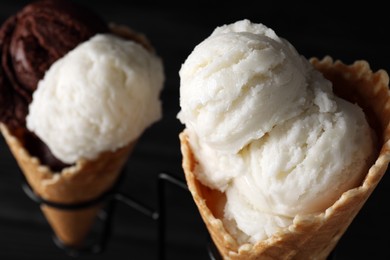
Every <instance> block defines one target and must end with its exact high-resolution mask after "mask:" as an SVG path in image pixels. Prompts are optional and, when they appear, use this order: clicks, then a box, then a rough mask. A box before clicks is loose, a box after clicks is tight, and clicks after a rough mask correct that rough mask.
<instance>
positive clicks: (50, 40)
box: [0, 0, 108, 128]
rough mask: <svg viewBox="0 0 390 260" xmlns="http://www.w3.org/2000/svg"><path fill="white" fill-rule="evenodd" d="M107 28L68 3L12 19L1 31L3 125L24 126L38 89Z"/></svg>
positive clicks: (57, 1)
mask: <svg viewBox="0 0 390 260" xmlns="http://www.w3.org/2000/svg"><path fill="white" fill-rule="evenodd" d="M107 31H108V27H107V24H106V23H105V22H104V21H103V20H102V19H101V18H99V17H98V16H97V15H96V14H94V13H93V12H91V11H90V10H87V9H85V8H83V7H82V6H79V5H77V4H75V3H72V2H70V1H65V0H41V1H37V2H34V3H32V4H30V5H27V6H26V7H25V8H23V9H22V10H21V11H20V12H18V13H17V14H16V15H15V16H12V17H10V18H9V19H8V20H7V21H5V23H4V24H3V26H2V27H1V29H0V50H1V69H0V96H1V97H0V121H2V122H3V123H5V124H7V125H8V126H9V127H11V128H14V127H18V126H23V127H24V125H25V117H26V115H27V112H28V104H29V103H30V102H31V99H32V93H33V92H34V90H35V89H36V87H37V83H38V81H39V80H40V79H42V78H43V76H44V73H45V71H46V70H47V69H48V68H49V67H50V66H51V64H53V63H54V62H55V61H56V60H57V59H59V58H61V57H62V56H64V55H65V54H66V53H67V52H68V51H69V50H71V49H73V48H74V47H76V46H77V45H78V44H79V43H81V42H83V41H85V40H87V39H89V38H90V37H91V36H93V35H95V34H97V33H103V32H107Z"/></svg>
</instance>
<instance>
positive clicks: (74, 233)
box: [0, 124, 135, 246]
mask: <svg viewBox="0 0 390 260" xmlns="http://www.w3.org/2000/svg"><path fill="white" fill-rule="evenodd" d="M0 128H1V132H2V134H3V136H4V138H5V140H6V142H7V144H8V146H9V148H10V150H11V152H12V154H13V155H14V157H15V159H16V161H17V163H18V164H19V167H20V168H21V170H22V172H23V174H24V176H25V177H26V179H27V182H28V183H29V184H30V186H31V187H32V189H33V191H34V192H35V193H36V194H37V195H38V196H40V197H42V198H43V199H45V200H47V201H50V202H55V203H61V204H76V203H82V202H86V201H89V200H92V199H95V198H97V197H99V196H100V195H102V194H103V193H104V192H105V191H107V190H109V189H110V188H111V187H112V186H113V185H114V184H115V182H116V181H117V179H118V177H119V175H120V172H121V169H122V168H123V166H124V164H125V163H126V161H127V159H128V156H129V154H130V152H131V151H132V149H133V147H134V144H135V142H132V143H130V144H128V145H127V146H125V147H123V148H120V149H118V150H116V151H115V152H104V153H101V154H100V155H99V156H98V158H96V159H94V160H79V161H77V162H76V164H75V165H73V166H71V167H67V168H65V169H63V170H62V171H61V172H60V173H53V172H52V171H51V170H50V169H49V168H48V167H46V166H45V165H42V164H41V163H40V161H39V159H38V158H36V157H32V156H31V155H30V154H29V153H28V151H27V150H26V149H25V148H24V145H23V138H21V137H20V136H19V135H18V133H17V132H15V133H12V132H11V131H10V130H9V129H8V128H7V127H6V126H5V125H3V124H2V125H0ZM101 207H102V205H101V204H98V205H94V206H90V207H87V208H82V209H77V210H63V209H58V208H54V207H51V206H47V205H42V206H41V210H42V212H43V213H44V215H45V217H46V219H47V221H48V222H49V224H50V225H51V227H52V229H53V230H54V232H55V234H56V235H57V237H58V238H59V239H60V240H61V241H62V242H63V243H64V244H65V245H68V246H81V245H82V243H83V242H84V240H85V238H86V236H87V234H88V233H89V231H90V229H91V227H92V225H93V224H94V222H95V219H96V215H97V213H98V212H99V211H100V209H101Z"/></svg>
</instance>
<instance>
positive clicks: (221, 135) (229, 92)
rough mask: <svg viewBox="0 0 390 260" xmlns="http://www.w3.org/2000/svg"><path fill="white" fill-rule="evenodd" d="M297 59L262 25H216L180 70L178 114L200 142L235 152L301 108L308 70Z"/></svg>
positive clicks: (241, 23)
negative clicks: (219, 26)
mask: <svg viewBox="0 0 390 260" xmlns="http://www.w3.org/2000/svg"><path fill="white" fill-rule="evenodd" d="M301 59H302V58H301V57H300V56H299V55H298V53H297V52H296V51H295V49H294V48H293V47H292V46H291V45H290V44H289V43H288V42H286V41H285V40H282V39H280V38H279V37H277V36H276V34H275V33H274V32H273V31H272V30H271V29H268V28H266V27H265V26H264V25H261V24H260V25H254V24H251V23H250V22H249V21H247V20H244V21H241V22H239V23H236V24H233V25H232V26H224V27H222V28H217V29H216V30H215V31H214V33H213V34H212V35H211V36H210V37H209V38H207V39H206V40H205V41H203V42H202V43H200V44H199V45H198V46H196V48H195V49H194V50H193V52H192V53H191V54H190V55H189V57H188V58H187V60H186V62H185V63H184V64H183V66H182V68H181V70H180V79H181V87H180V106H181V111H180V113H179V115H178V117H179V119H180V120H181V121H182V122H183V123H185V124H186V126H187V128H191V129H194V130H195V131H196V133H197V135H198V137H199V138H200V139H201V140H202V142H204V143H207V144H209V145H210V146H212V147H213V148H214V149H219V150H221V151H225V150H226V151H231V150H233V151H234V152H238V151H239V150H240V149H241V148H242V147H244V146H245V145H247V144H248V143H249V142H251V141H252V140H255V139H258V138H260V137H262V136H263V135H264V134H265V133H266V132H268V131H269V130H271V129H272V127H274V126H275V125H276V124H280V123H282V122H284V121H286V120H288V119H290V118H291V117H293V116H296V115H297V114H299V113H301V112H302V110H303V108H304V107H305V104H306V103H307V97H306V96H305V93H306V88H307V82H306V81H307V78H306V75H307V71H308V69H309V68H308V66H307V64H306V63H305V62H301Z"/></svg>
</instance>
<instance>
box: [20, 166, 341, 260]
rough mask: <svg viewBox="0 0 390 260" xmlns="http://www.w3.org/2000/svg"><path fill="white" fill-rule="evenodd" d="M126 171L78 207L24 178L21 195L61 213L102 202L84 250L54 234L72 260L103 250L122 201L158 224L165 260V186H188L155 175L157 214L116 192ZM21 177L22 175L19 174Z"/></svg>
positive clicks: (215, 259)
mask: <svg viewBox="0 0 390 260" xmlns="http://www.w3.org/2000/svg"><path fill="white" fill-rule="evenodd" d="M124 172H125V170H123V172H122V174H121V177H120V178H119V180H118V182H117V184H116V185H114V187H113V188H112V189H111V190H109V191H107V192H105V193H104V194H102V195H101V196H100V197H98V198H96V199H93V200H90V201H87V202H83V203H78V204H61V203H54V202H51V201H47V200H44V199H43V198H41V197H39V196H38V195H37V194H35V193H34V192H33V191H32V189H31V187H30V185H29V184H28V183H27V181H26V179H25V178H24V177H23V178H22V188H23V190H24V192H25V193H26V194H27V195H28V197H29V198H30V199H32V200H33V201H35V202H36V203H38V204H39V205H42V204H44V205H48V206H50V207H54V208H59V209H63V210H78V209H82V208H86V207H90V206H93V205H96V204H98V203H105V205H106V206H105V208H104V209H103V210H102V211H101V213H100V214H99V215H98V220H99V221H100V224H101V225H100V232H99V233H100V234H99V237H98V238H97V239H95V240H94V241H92V242H90V243H88V244H86V245H84V246H83V247H81V248H79V247H77V248H74V247H69V246H66V245H65V244H63V243H62V241H60V239H58V237H57V236H56V235H54V234H53V241H54V243H55V245H56V246H57V247H58V248H60V249H61V250H63V251H64V252H66V253H67V254H68V255H70V256H73V257H79V256H82V255H90V254H100V253H103V252H104V250H105V249H106V245H107V242H108V240H109V237H110V235H111V229H112V218H113V215H114V211H115V207H116V203H117V202H121V203H123V204H125V205H127V206H128V207H130V208H132V209H134V210H135V211H137V212H140V213H141V214H143V215H145V216H146V217H148V218H150V219H152V220H154V221H157V248H158V251H157V253H158V256H157V257H158V258H157V259H159V260H164V259H165V253H166V252H165V248H166V245H165V235H166V218H165V216H166V210H165V209H166V207H165V205H166V203H165V190H166V186H167V184H170V185H173V186H176V187H179V188H181V189H182V190H185V191H188V188H187V185H186V183H185V182H184V181H183V180H180V179H178V178H177V177H175V176H173V175H171V174H168V173H164V172H162V173H160V174H159V175H158V182H157V194H158V205H157V211H156V210H154V209H152V208H150V207H149V206H147V205H145V204H143V203H141V202H139V201H137V200H136V199H133V198H131V197H130V196H128V195H126V194H123V193H121V192H119V191H118V185H119V183H120V180H121V179H122V178H123V176H124ZM22 176H23V174H22ZM206 249H207V252H208V256H209V257H210V260H222V256H221V255H220V253H219V252H218V249H217V247H216V246H215V244H214V243H213V240H212V239H211V238H210V237H208V242H207V245H206ZM331 259H333V260H335V259H336V258H335V256H334V253H332V254H331V255H330V256H329V257H328V260H331Z"/></svg>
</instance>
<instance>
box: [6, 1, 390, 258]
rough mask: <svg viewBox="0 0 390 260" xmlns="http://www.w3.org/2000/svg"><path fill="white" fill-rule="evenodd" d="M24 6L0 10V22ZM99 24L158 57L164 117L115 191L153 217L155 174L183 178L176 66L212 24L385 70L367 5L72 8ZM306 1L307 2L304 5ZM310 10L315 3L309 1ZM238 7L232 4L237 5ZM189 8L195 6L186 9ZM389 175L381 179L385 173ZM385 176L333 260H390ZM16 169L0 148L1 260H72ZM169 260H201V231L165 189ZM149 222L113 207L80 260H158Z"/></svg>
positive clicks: (377, 15)
mask: <svg viewBox="0 0 390 260" xmlns="http://www.w3.org/2000/svg"><path fill="white" fill-rule="evenodd" d="M27 2H28V1H11V0H9V1H1V3H0V22H3V21H4V19H5V18H6V17H8V16H10V15H11V14H13V13H15V12H16V11H17V10H19V9H20V8H22V6H24V5H25V4H26V3H27ZM78 2H80V3H83V4H85V5H87V6H88V7H90V8H91V9H94V10H95V11H96V12H97V13H99V14H100V15H101V16H103V17H104V18H105V19H106V20H107V21H113V22H116V23H121V24H126V25H128V26H131V27H132V28H134V29H135V30H138V31H141V32H143V33H144V34H145V35H146V36H147V37H148V38H149V39H150V40H151V42H152V43H153V45H154V46H155V48H156V50H157V53H158V54H159V55H160V56H161V57H162V58H163V61H164V65H165V74H166V81H165V89H164V91H163V93H162V100H163V108H164V117H163V119H162V120H161V121H160V122H158V123H157V124H155V125H153V127H151V128H149V129H148V130H147V131H146V132H145V134H144V135H143V136H142V138H141V140H140V142H139V143H138V145H137V147H136V149H135V151H134V154H133V156H132V157H131V158H130V159H129V161H128V167H127V170H126V176H125V179H124V180H123V182H122V183H121V185H120V190H121V191H123V192H124V193H126V194H129V195H131V196H132V197H134V198H136V199H138V200H139V201H141V202H143V203H145V204H146V205H148V206H150V207H151V208H153V209H156V207H157V197H158V194H157V190H156V187H157V175H158V174H159V173H160V172H162V171H165V172H169V173H171V174H173V175H174V176H178V177H179V178H183V172H182V169H181V154H180V147H179V140H178V133H179V132H180V131H181V130H182V128H183V127H182V126H181V124H180V123H179V121H178V120H177V119H176V114H177V113H178V111H179V76H178V71H179V69H180V66H181V64H182V63H183V62H184V60H185V59H186V57H187V56H188V55H189V54H190V52H191V51H192V49H193V48H194V47H195V45H197V44H198V43H200V42H201V41H202V40H203V39H204V38H206V37H207V36H208V35H209V34H210V33H211V32H212V30H213V29H214V28H215V27H216V26H219V25H223V24H226V23H231V22H235V21H237V20H240V19H243V18H248V19H250V20H252V21H253V22H259V23H263V24H265V25H267V26H268V27H271V28H273V29H274V30H275V31H276V33H277V34H278V35H279V36H282V37H284V38H286V39H288V40H289V41H290V42H291V43H292V44H293V45H294V46H295V47H296V48H297V50H298V51H299V52H300V53H301V54H303V55H304V56H306V57H312V56H317V57H319V58H322V57H323V56H325V55H330V56H332V57H334V58H335V59H340V60H342V61H344V62H346V63H351V62H353V61H354V60H357V59H365V60H367V61H369V62H370V64H371V67H372V68H373V70H378V69H385V70H387V71H390V55H389V29H390V26H389V25H390V24H389V19H388V11H387V8H385V7H384V6H383V5H381V4H377V3H375V2H373V1H369V2H364V6H363V5H359V4H358V3H354V4H351V5H346V4H344V5H346V6H345V7H341V6H339V4H332V3H330V2H328V1H321V2H316V3H299V2H296V1H294V2H290V3H288V4H285V3H282V2H272V1H267V2H265V1H256V4H245V5H244V2H243V1H239V2H238V3H235V5H229V4H227V3H225V4H223V5H218V4H214V3H212V2H210V3H209V4H208V5H205V6H198V5H194V4H195V2H192V1H191V2H187V1H183V2H184V3H183V6H178V5H172V6H175V7H167V6H168V5H169V3H166V2H164V3H165V4H164V5H147V4H145V3H144V4H137V3H136V2H132V3H127V4H124V1H118V0H110V1H98V2H96V1H86V0H84V1H78ZM307 2H309V1H307ZM312 2H315V1H312ZM238 4H239V5H238ZM192 5H194V6H192ZM387 175H388V174H387ZM389 182H390V177H389V176H386V175H385V177H384V178H383V179H382V181H381V183H380V184H379V186H378V187H377V189H376V190H375V191H374V193H373V194H372V196H371V197H370V199H369V200H368V202H367V203H366V205H365V206H364V208H363V209H362V210H361V212H360V213H359V215H358V216H357V217H356V219H355V220H354V222H353V223H352V225H351V226H350V228H349V229H348V231H347V232H346V234H345V235H344V237H343V238H342V239H341V241H340V243H339V245H338V247H337V249H336V251H335V258H334V259H390V251H389V246H390V245H389V238H388V236H386V234H388V233H390V225H389V220H388V219H389V216H390V212H389V206H388V205H389V204H388V202H385V201H386V198H388V197H389V195H390V191H389V188H390V183H389ZM20 183H21V182H20V175H19V172H18V166H17V164H16V162H15V160H14V159H13V157H12V155H11V154H10V152H9V150H8V148H7V146H6V145H5V144H4V140H3V138H1V139H0V259H42V260H44V259H50V260H51V259H71V257H69V256H67V255H66V254H65V253H64V252H63V251H61V250H60V249H58V248H57V247H56V246H55V245H54V243H53V241H52V239H51V230H50V228H49V226H48V224H47V223H46V220H45V219H44V218H43V216H42V214H41V212H40V210H39V207H38V206H37V205H36V204H35V203H33V202H32V201H31V200H30V199H29V198H28V197H27V196H26V195H25V194H24V193H23V191H22V189H21V185H20ZM165 201H166V203H167V205H166V210H167V226H166V229H167V248H166V249H167V255H166V256H167V257H166V258H167V259H208V256H207V251H206V243H207V231H206V229H205V227H204V225H203V222H202V221H201V219H200V217H199V214H198V212H197V209H196V208H195V206H194V203H193V201H192V198H191V196H190V195H189V193H188V192H187V191H184V190H182V189H180V188H177V187H174V186H171V185H168V186H167V191H166V194H165ZM156 227H157V226H156V223H155V222H154V221H152V220H150V219H149V218H147V217H145V216H143V215H142V214H140V213H139V212H136V211H134V210H133V209H131V208H128V207H126V206H124V205H121V204H119V205H118V207H117V210H116V213H115V215H114V219H113V229H112V236H111V238H110V240H109V242H108V245H107V249H106V251H105V252H104V253H103V254H100V255H88V256H83V257H81V258H80V259H157V258H156V254H157V251H156V250H157V235H156V234H157V232H156Z"/></svg>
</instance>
